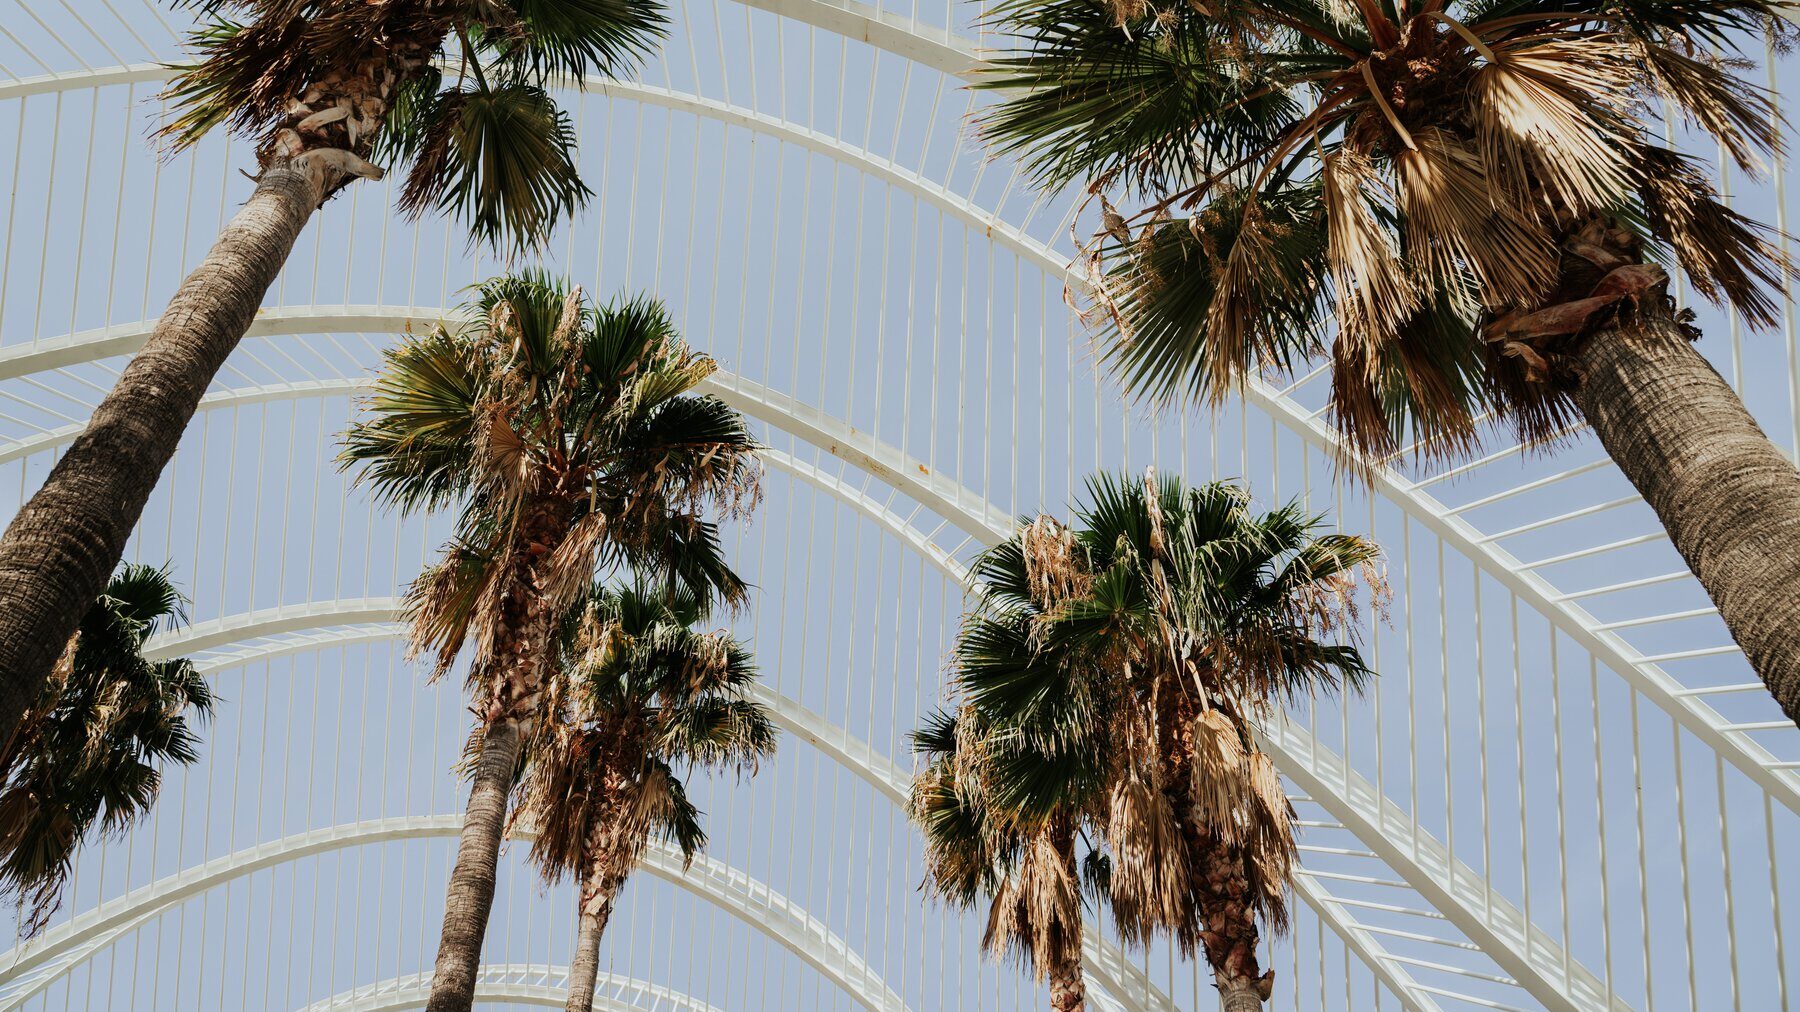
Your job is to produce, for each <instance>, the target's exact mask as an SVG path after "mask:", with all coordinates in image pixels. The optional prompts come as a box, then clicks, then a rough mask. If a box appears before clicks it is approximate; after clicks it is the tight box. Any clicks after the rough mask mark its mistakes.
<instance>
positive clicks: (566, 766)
mask: <svg viewBox="0 0 1800 1012" xmlns="http://www.w3.org/2000/svg"><path fill="white" fill-rule="evenodd" d="M706 614H707V608H706V603H705V602H704V601H703V600H702V599H701V598H699V597H697V596H696V595H694V594H693V593H691V592H689V591H686V590H683V589H681V588H679V587H671V586H668V585H666V584H665V585H660V586H658V585H653V584H646V583H639V584H638V585H636V586H633V587H628V588H619V589H614V588H610V587H607V586H605V585H604V584H595V585H594V586H593V587H591V588H590V589H589V591H588V593H587V595H586V597H585V599H584V600H583V601H581V602H580V603H578V604H577V605H576V606H575V607H574V608H572V609H571V610H570V612H569V614H568V617H567V618H566V619H565V620H564V622H563V630H562V634H561V636H560V637H559V639H560V643H561V650H560V654H561V664H560V669H559V674H558V676H557V678H556V680H555V682H554V687H553V688H552V690H551V695H552V696H553V699H552V701H551V702H549V703H548V704H546V706H545V707H544V725H545V726H544V728H543V729H542V730H541V731H540V732H539V733H538V734H536V735H534V736H533V738H532V747H531V749H530V753H529V754H528V756H527V759H526V761H527V762H528V763H529V770H530V772H529V773H528V774H527V777H526V780H525V783H524V785H523V787H522V788H521V789H520V791H519V793H520V795H521V797H520V801H519V806H518V808H517V809H516V812H517V814H516V816H515V818H518V819H523V820H526V821H527V822H529V823H530V824H531V825H532V826H533V828H534V829H535V831H536V832H535V835H534V836H533V837H532V841H531V858H532V861H533V862H534V863H536V864H537V866H538V868H539V869H540V870H541V871H542V872H543V875H544V878H545V880H546V881H550V882H555V881H558V880H560V879H561V878H563V877H564V876H565V875H573V876H574V877H575V878H576V880H577V881H578V882H579V883H580V903H579V906H578V917H577V920H576V923H577V930H576V935H575V953H574V957H573V958H572V959H571V960H570V961H569V967H570V969H569V994H568V1000H567V1002H566V1003H565V1008H568V1009H570V1010H572V1012H589V1010H591V1009H592V1008H593V1006H594V987H595V981H596V979H597V977H598V973H599V966H600V940H601V937H602V935H603V934H604V933H605V931H606V925H607V922H608V920H609V919H610V918H611V916H612V910H613V905H614V903H615V901H616V900H617V898H618V895H619V891H620V890H621V889H622V888H623V887H624V885H625V880H626V878H627V877H628V876H629V875H630V874H631V871H632V869H633V868H635V867H636V866H637V862H638V858H639V857H640V856H641V855H642V854H643V851H644V847H645V845H646V844H648V842H649V840H650V838H651V836H652V835H653V834H657V835H661V836H663V837H664V838H667V839H669V840H672V841H674V843H675V845H676V846H677V847H679V848H680V850H681V853H682V855H683V857H684V858H685V859H686V860H687V861H689V862H691V861H692V860H693V858H694V853H695V851H697V850H698V849H699V848H700V847H701V846H702V845H704V843H705V841H706V833H705V831H704V830H703V829H702V828H701V826H700V812H699V810H698V809H696V808H695V807H694V805H693V803H692V802H691V801H689V800H688V796H687V788H686V786H685V785H684V784H683V783H682V780H681V776H680V775H679V773H678V772H677V767H680V766H685V767H687V768H689V769H694V768H714V769H719V768H736V769H737V771H738V772H739V773H754V772H755V771H756V766H757V763H758V762H760V761H761V760H762V759H764V758H766V757H767V756H769V755H771V754H773V752H774V751H775V726H774V724H773V723H772V722H771V721H770V719H769V714H768V711H767V710H765V709H764V708H763V706H762V705H761V704H759V703H757V702H755V701H753V700H751V699H749V698H747V696H746V693H747V690H748V689H749V687H750V685H751V683H752V682H753V681H754V680H755V678H756V672H755V669H754V668H753V667H752V666H751V662H750V654H749V651H747V650H745V649H744V646H743V644H741V643H739V642H738V641H737V640H735V639H733V638H732V637H731V636H730V634H728V633H725V632H722V631H721V632H712V633H703V632H699V631H698V630H696V629H695V628H694V626H695V625H696V624H698V623H699V622H701V621H703V620H705V618H706Z"/></svg>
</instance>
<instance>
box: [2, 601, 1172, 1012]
mask: <svg viewBox="0 0 1800 1012" xmlns="http://www.w3.org/2000/svg"><path fill="white" fill-rule="evenodd" d="M383 604H385V609H384V608H383V607H382V605H383ZM399 605H400V602H399V601H398V600H397V599H394V598H379V599H370V600H363V601H355V602H348V603H346V604H345V605H344V606H343V607H338V606H337V605H336V603H335V602H330V601H321V602H317V603H314V604H311V605H307V606H304V607H291V608H286V609H279V608H271V609H266V610H264V611H260V612H250V613H247V614H244V615H240V616H234V617H232V618H231V619H229V620H227V622H226V623H224V625H226V626H228V627H229V628H231V629H235V630H238V631H239V634H240V638H242V639H254V640H262V639H264V638H265V637H271V636H277V635H281V634H283V633H291V632H296V631H302V630H304V629H306V628H307V627H306V626H304V625H301V624H299V620H298V618H297V616H301V615H310V616H313V621H314V622H315V623H316V624H315V626H313V628H329V627H333V626H341V625H352V624H353V623H350V622H346V621H344V618H343V616H347V615H362V616H368V615H371V614H373V615H374V616H375V617H374V619H373V621H374V622H375V623H376V624H375V625H372V626H369V627H366V628H352V629H347V630H340V631H338V632H334V633H332V634H329V635H315V636H303V637H298V638H296V639H289V640H277V641H271V642H261V643H257V644H256V645H253V646H251V647H247V648H245V649H243V650H238V651H233V652H231V653H228V654H225V655H222V656H213V657H203V658H200V659H198V660H197V661H196V662H195V667H197V668H198V669H199V670H200V671H201V672H202V673H204V674H208V675H211V674H215V673H217V672H219V671H221V670H223V669H225V668H227V667H235V666H237V665H242V664H252V663H255V662H257V661H261V660H265V659H269V658H273V657H279V656H284V655H287V654H293V653H298V652H300V651H303V650H312V649H318V648H320V647H325V646H339V645H345V644H349V643H370V642H376V641H380V640H386V639H391V638H396V637H402V636H404V635H405V634H406V633H405V628H404V627H403V626H401V625H400V624H399V622H398V621H397V620H398V619H399V617H400V611H399ZM202 625H204V626H209V627H210V626H211V623H203V624H202ZM270 630H275V631H270ZM216 638H217V634H216V633H215V632H214V631H213V630H212V629H211V628H200V627H189V628H187V629H182V630H177V631H175V632H173V633H164V634H162V635H160V636H156V637H154V638H152V639H151V640H150V642H149V643H148V644H147V645H146V648H145V650H144V654H145V656H147V657H150V658H151V659H161V658H167V657H180V656H183V655H188V654H193V653H196V652H198V651H197V650H195V649H194V647H193V644H194V643H196V642H207V643H214V642H216ZM751 697H752V698H753V699H755V700H756V701H757V702H759V703H761V704H762V705H764V706H766V707H768V708H769V712H770V715H771V716H772V717H773V719H774V721H775V723H776V724H777V725H778V726H779V727H781V728H782V730H784V731H787V732H788V733H790V734H792V735H794V736H795V737H797V738H800V739H801V740H803V741H805V742H806V743H808V744H809V745H811V746H813V747H814V748H816V749H818V750H819V751H820V752H823V753H824V754H825V755H826V756H828V757H829V758H831V760H832V761H834V762H836V763H837V764H838V765H840V766H842V767H844V768H845V769H846V770H849V771H850V772H851V773H852V774H854V775H855V776H856V777H857V778H858V779H860V780H862V781H864V782H865V783H867V784H869V785H870V786H871V787H874V788H875V790H876V791H878V792H879V793H881V794H882V795H883V796H884V797H886V798H887V799H888V801H889V802H891V803H893V804H895V805H898V806H900V807H902V808H904V807H905V805H906V803H907V798H908V796H909V794H910V793H911V789H912V775H911V774H910V773H908V772H907V771H906V770H905V769H902V768H901V767H900V766H899V764H897V763H895V762H894V761H893V760H891V759H889V758H888V757H887V756H885V755H883V754H882V753H881V752H880V751H878V750H876V749H875V748H874V747H873V746H871V745H870V744H869V743H868V742H865V741H863V740H862V739H860V738H858V737H856V736H855V735H853V734H851V733H850V732H849V731H848V730H846V729H844V728H843V727H840V726H839V725H837V724H835V723H833V722H832V721H831V720H830V719H829V718H827V717H825V716H824V715H822V714H819V713H817V712H815V711H813V710H811V709H808V708H807V707H805V706H802V705H801V704H800V703H798V702H797V701H795V700H793V699H790V698H788V697H787V696H784V695H781V694H780V693H778V692H776V691H775V690H773V689H771V688H769V687H768V686H767V685H764V684H762V683H761V682H758V683H756V684H755V685H753V686H752V687H751ZM1099 937H1100V936H1099V931H1098V930H1096V929H1094V927H1093V926H1092V925H1089V930H1088V931H1087V932H1086V933H1085V937H1084V946H1085V951H1084V953H1083V965H1084V966H1085V967H1086V968H1087V970H1088V972H1089V973H1091V974H1092V975H1093V976H1094V978H1095V980H1096V981H1098V982H1099V983H1100V985H1101V986H1102V987H1104V988H1105V989H1106V990H1107V992H1108V993H1109V994H1112V995H1113V996H1115V997H1116V998H1118V999H1119V1000H1120V1001H1121V1002H1123V1003H1124V1006H1125V1007H1126V1008H1127V1009H1130V1010H1133V1012H1138V1010H1148V1009H1157V1010H1161V1009H1172V1008H1174V1006H1173V1004H1171V1003H1170V1001H1169V999H1168V997H1167V996H1165V995H1163V994H1162V993H1160V992H1159V991H1158V990H1157V989H1156V986H1155V985H1154V984H1153V983H1152V982H1151V981H1150V979H1149V977H1147V976H1145V974H1144V972H1143V971H1142V970H1141V969H1140V968H1138V967H1136V966H1134V965H1132V963H1131V961H1130V960H1129V959H1127V958H1125V954H1124V953H1123V952H1122V951H1120V950H1119V949H1118V948H1117V947H1116V946H1113V945H1110V944H1107V943H1104V942H1102V941H1100V940H1099ZM3 964H4V961H3V960H0V965H3ZM5 1008H6V1006H5V1005H4V1004H3V1003H0V1010H3V1009H5Z"/></svg>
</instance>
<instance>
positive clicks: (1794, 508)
mask: <svg viewBox="0 0 1800 1012" xmlns="http://www.w3.org/2000/svg"><path fill="white" fill-rule="evenodd" d="M1646 301H1648V300H1646ZM1645 308H1646V312H1645V313H1643V314H1642V315H1641V317H1640V318H1639V319H1638V320H1637V321H1636V323H1635V324H1634V325H1633V326H1632V327H1630V328H1624V329H1621V328H1614V329H1608V330H1602V331H1600V332H1598V333H1596V334H1594V335H1593V336H1592V337H1590V338H1588V339H1587V340H1586V341H1585V342H1583V343H1582V345H1581V346H1580V348H1579V349H1578V350H1577V351H1576V352H1575V356H1576V360H1577V362H1578V363H1579V366H1580V368H1581V370H1582V373H1583V376H1582V380H1581V382H1580V385H1579V386H1578V387H1577V389H1576V391H1575V399H1576V402H1577V403H1578V404H1579V405H1580V407H1581V410H1582V413H1583V414H1584V415H1585V416H1586V417H1587V420H1588V422H1589V423H1590V424H1591V425H1593V427H1594V431H1595V433H1596V434H1598V435H1599V437H1600V442H1601V443H1602V444H1603V445H1604V446H1605V447H1606V450H1607V452H1608V453H1609V454H1611V455H1612V458H1613V460H1614V461H1615V462H1616V463H1617V464H1618V465H1619V469H1620V470H1621V471H1623V472H1625V476H1626V477H1627V478H1629V479H1631V483H1632V484H1633V485H1635V486H1637V489H1638V492H1639V493H1641V494H1642V495H1643V497H1644V500H1645V501H1646V502H1648V503H1649V504H1650V507H1651V508H1652V509H1654V510H1655V511H1656V515H1657V517H1658V518H1659V519H1660V520H1661V521H1662V524H1663V527H1664V529H1666V530H1667V531H1668V532H1669V538H1670V540H1671V541H1673V542H1674V543H1675V548H1676V550H1677V551H1679V552H1680V553H1681V555H1682V558H1684V559H1686V560H1687V564H1688V566H1689V568H1691V569H1692V570H1693V571H1694V575H1695V576H1696V577H1698V578H1699V580H1700V584H1701V585H1702V586H1703V587H1705V588H1706V592H1707V593H1708V594H1709V595H1711V597H1712V600H1713V603H1714V604H1715V605H1717V606H1718V609H1719V614H1720V615H1721V616H1722V617H1723V618H1724V620H1725V625H1726V628H1728V629H1729V630H1730V631H1731V635H1732V637H1733V638H1734V639H1736V640H1737V643H1738V645H1739V646H1740V647H1742V648H1743V650H1744V654H1745V656H1746V657H1748V658H1749V659H1750V666H1751V667H1752V668H1754V669H1755V670H1756V673H1757V674H1758V675H1759V676H1760V677H1761V678H1762V681H1763V684H1765V685H1767V686H1768V688H1769V692H1770V694H1771V695H1773V696H1774V697H1775V701H1776V702H1777V703H1779V704H1780V705H1781V710H1782V712H1783V713H1785V714H1787V716H1788V719H1790V720H1795V721H1797V722H1800V473H1797V472H1796V471H1795V470H1794V465H1793V464H1791V463H1790V462H1789V461H1788V459H1787V457H1786V456H1784V455H1783V454H1782V452H1781V451H1780V450H1779V449H1777V448H1776V447H1775V445H1774V444H1773V443H1771V442H1770V441H1769V438H1768V437H1767V436H1766V435H1764V434H1763V431H1762V429H1761V428H1760V427H1758V426H1757V424H1756V421H1755V420H1754V419H1752V418H1751V417H1750V413H1749V412H1748V411H1746V410H1745V409H1744V405H1743V402H1742V401H1741V400H1739V399H1738V396H1737V394H1736V393H1734V392H1733V391H1732V389H1731V387H1730V386H1729V385H1727V384H1726V383H1725V381H1724V380H1723V379H1721V378H1720V377H1719V374H1718V373H1717V372H1716V371H1714V369H1713V367H1712V366H1711V364H1709V363H1708V362H1707V361H1706V359H1705V358H1704V357H1702V356H1701V355H1700V353H1699V352H1698V351H1696V350H1695V349H1694V347H1693V346H1692V345H1691V344H1689V343H1688V341H1687V340H1686V339H1685V337H1684V336H1683V334H1682V333H1681V331H1680V330H1679V329H1678V328H1677V327H1676V325H1675V323H1674V321H1673V320H1671V319H1670V318H1669V317H1668V316H1667V315H1666V314H1663V313H1657V312H1651V311H1649V310H1650V309H1651V308H1652V307H1650V306H1648V305H1646V307H1645Z"/></svg>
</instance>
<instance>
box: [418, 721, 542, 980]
mask: <svg viewBox="0 0 1800 1012" xmlns="http://www.w3.org/2000/svg"><path fill="white" fill-rule="evenodd" d="M520 741H521V738H520V733H519V725H518V723H517V722H516V721H512V720H497V721H494V722H492V723H490V724H489V725H488V727H487V730H486V732H484V733H483V735H482V739H481V758H479V759H478V760H476V764H475V775H474V777H473V780H474V784H473V786H472V787H471V788H470V789H469V807H468V812H467V814H466V815H465V816H464V817H463V827H462V836H461V838H460V839H459V841H458V842H457V847H456V866H455V867H454V868H453V869H452V870H451V872H450V890H449V895H447V896H446V897H445V899H444V930H443V934H442V935H441V936H439V939H438V954H437V970H436V972H435V973H434V974H433V975H432V978H431V1000H430V1002H429V1003H428V1004H427V1005H426V1009H427V1010H428V1012H468V1010H469V1009H470V1008H472V1007H473V1006H474V1004H475V975H476V973H477V971H478V969H479V968H480V966H481V942H482V939H483V938H484V937H485V936H486V935H487V922H488V913H489V911H491V910H492V909H493V907H494V878H495V874H496V871H497V869H498V867H499V864H500V837H501V834H502V833H504V832H505V830H506V802H507V798H508V796H509V795H510V794H511V792H512V785H513V773H514V772H515V771H516V770H517V768H518V765H519V749H520Z"/></svg>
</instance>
